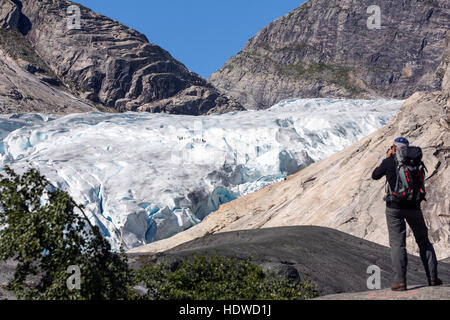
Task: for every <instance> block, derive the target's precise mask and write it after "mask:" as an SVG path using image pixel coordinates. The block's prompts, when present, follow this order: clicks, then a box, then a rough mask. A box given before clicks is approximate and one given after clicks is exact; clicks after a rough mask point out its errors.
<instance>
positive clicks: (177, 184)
mask: <svg viewBox="0 0 450 320" xmlns="http://www.w3.org/2000/svg"><path fill="white" fill-rule="evenodd" d="M402 103H403V101H398V100H338V99H291V100H285V101H282V102H280V103H278V104H277V105H275V106H273V107H272V108H270V109H267V110H262V111H246V112H239V113H236V112H235V113H229V114H224V115H210V116H201V117H194V116H184V115H183V116H180V115H166V114H148V113H132V112H128V113H123V114H107V113H99V112H95V113H86V114H71V115H67V116H55V115H42V114H13V115H3V116H0V161H1V163H2V164H3V165H6V164H8V165H10V166H11V167H13V168H14V169H16V170H17V171H19V172H20V171H21V170H25V169H26V168H27V167H29V166H33V167H36V168H38V169H39V170H40V171H41V173H42V174H44V175H45V176H46V177H47V178H48V179H49V181H51V182H52V183H53V184H54V185H56V186H57V187H59V188H62V189H64V190H67V191H69V192H70V194H71V195H72V197H73V198H74V200H75V201H76V202H77V203H79V204H83V205H85V206H86V212H87V213H88V216H89V219H90V220H91V222H93V223H95V224H97V225H99V227H100V228H101V230H102V232H103V234H104V235H105V236H106V237H107V238H108V239H109V240H110V242H111V243H112V245H113V247H114V248H118V247H119V246H120V244H121V243H123V244H124V247H125V249H130V248H133V247H136V246H139V245H142V244H145V243H149V242H152V241H156V240H160V239H164V238H167V237H170V236H171V235H173V234H175V233H177V232H180V231H183V230H185V229H187V228H189V227H191V226H193V225H195V224H197V223H199V222H200V221H201V220H202V219H203V218H204V217H205V216H207V215H208V214H209V213H211V212H213V211H215V210H217V209H218V207H219V206H220V205H221V204H223V203H226V202H228V201H231V200H233V199H236V198H239V197H241V196H243V195H246V194H248V193H251V192H254V191H256V190H258V189H260V188H263V187H265V186H267V185H269V184H272V183H274V182H277V181H279V180H281V179H284V177H285V176H286V175H289V174H292V173H294V172H296V171H298V170H300V169H301V168H303V167H305V166H307V165H309V164H311V163H312V162H314V161H318V160H321V159H324V158H326V157H328V156H330V155H331V154H333V153H335V152H338V151H340V150H342V149H343V148H345V147H347V146H349V145H351V144H352V143H354V142H356V141H358V140H359V139H361V138H362V137H364V136H367V135H368V134H370V133H372V132H373V131H375V130H377V129H379V128H381V127H382V126H384V125H385V124H386V123H387V122H388V121H389V120H390V119H391V118H392V117H393V115H394V114H395V112H396V111H397V110H398V109H399V107H400V106H401V104H402Z"/></svg>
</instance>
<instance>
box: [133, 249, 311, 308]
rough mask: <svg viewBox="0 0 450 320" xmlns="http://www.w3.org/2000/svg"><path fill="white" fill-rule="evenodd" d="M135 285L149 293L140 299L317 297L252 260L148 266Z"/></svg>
mask: <svg viewBox="0 0 450 320" xmlns="http://www.w3.org/2000/svg"><path fill="white" fill-rule="evenodd" d="M135 281H136V284H139V285H142V286H144V287H145V288H146V289H147V290H148V291H147V294H146V295H145V296H143V297H141V299H152V300H153V299H156V300H158V299H161V300H297V299H298V300H300V299H309V298H313V297H315V296H316V295H317V291H316V289H315V286H314V285H313V284H312V283H310V282H308V281H304V282H300V283H297V282H289V281H288V280H286V279H284V278H281V277H278V276H275V274H273V273H266V272H264V271H263V270H262V269H261V268H260V267H259V266H256V265H254V264H252V263H251V260H250V259H244V260H242V259H241V260H238V259H234V258H226V257H222V256H218V255H216V256H211V257H207V256H198V255H194V256H193V257H192V258H191V259H185V260H184V261H182V262H178V264H177V265H176V264H175V267H173V265H170V264H168V263H160V264H146V265H144V266H143V267H142V268H141V269H140V270H139V271H138V273H137V275H136V279H135Z"/></svg>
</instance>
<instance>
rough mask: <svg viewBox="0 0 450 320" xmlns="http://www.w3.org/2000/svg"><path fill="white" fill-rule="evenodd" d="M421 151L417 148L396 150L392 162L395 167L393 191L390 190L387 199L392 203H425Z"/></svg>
mask: <svg viewBox="0 0 450 320" xmlns="http://www.w3.org/2000/svg"><path fill="white" fill-rule="evenodd" d="M422 156H423V154H422V149H421V148H419V147H405V148H398V149H397V152H396V153H395V157H394V160H395V162H396V166H397V181H396V184H395V189H394V190H390V189H391V188H390V186H389V184H388V188H387V189H388V190H387V191H388V198H389V199H390V200H391V201H394V202H402V203H405V202H415V203H417V202H419V203H420V202H421V201H423V200H425V201H426V191H425V173H426V171H427V168H426V167H425V164H424V163H423V161H422Z"/></svg>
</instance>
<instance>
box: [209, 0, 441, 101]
mask: <svg viewBox="0 0 450 320" xmlns="http://www.w3.org/2000/svg"><path fill="white" fill-rule="evenodd" d="M372 5H377V6H378V7H379V8H380V23H381V28H380V29H372V24H371V23H372V21H375V20H372V18H375V16H374V15H375V14H376V13H377V12H376V11H372V10H373V9H371V8H370V7H371V6H372ZM368 23H369V25H370V26H371V27H370V28H368ZM449 26H450V2H449V1H448V0H431V1H421V0H414V1H412V0H400V1H391V0H380V1H375V2H374V1H371V0H331V1H330V0H309V1H307V2H306V3H304V4H302V5H301V6H300V7H299V8H297V9H295V10H293V11H292V12H290V13H289V14H287V15H285V16H283V17H281V18H279V19H277V20H275V21H274V22H272V23H271V24H269V25H268V26H266V27H265V28H264V29H262V30H261V31H260V32H259V33H258V34H257V35H256V36H255V37H253V38H252V39H250V40H249V41H248V42H247V44H246V45H245V47H244V48H243V50H242V51H240V52H239V53H238V54H237V55H236V56H234V57H232V58H231V59H230V60H229V61H228V62H227V63H226V64H225V65H224V66H223V68H222V69H220V70H219V71H217V72H216V73H214V74H213V75H212V76H211V77H210V81H211V82H212V83H213V84H214V85H215V86H216V87H217V88H219V89H221V90H223V91H224V92H227V93H228V94H230V95H231V96H233V97H234V98H236V99H237V100H238V101H239V102H241V103H242V105H244V107H246V108H253V109H260V108H267V107H270V106H271V105H273V104H274V103H276V102H278V101H280V100H283V99H288V98H294V97H303V98H315V97H335V98H378V97H391V98H397V99H405V98H408V97H409V96H410V95H411V94H413V93H414V92H416V91H433V90H437V89H439V88H440V80H439V78H437V77H436V76H435V74H434V71H435V70H436V68H437V66H438V65H439V62H440V58H441V55H442V52H443V50H444V39H445V35H446V33H447V31H448V30H449Z"/></svg>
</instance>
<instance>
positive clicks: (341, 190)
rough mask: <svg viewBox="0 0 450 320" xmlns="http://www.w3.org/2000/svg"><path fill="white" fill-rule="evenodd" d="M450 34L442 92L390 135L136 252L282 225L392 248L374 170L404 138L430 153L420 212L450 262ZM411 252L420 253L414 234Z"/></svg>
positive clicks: (424, 97) (419, 99) (417, 106)
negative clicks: (314, 227)
mask: <svg viewBox="0 0 450 320" xmlns="http://www.w3.org/2000/svg"><path fill="white" fill-rule="evenodd" d="M449 57H450V35H448V36H447V39H446V50H445V52H444V55H443V56H442V59H441V63H440V65H439V68H438V72H437V76H438V77H439V78H441V79H442V82H443V83H444V87H443V90H442V91H435V92H417V93H415V94H413V95H412V96H411V97H410V98H409V99H407V100H406V102H405V103H404V104H403V105H402V107H401V108H400V110H399V111H398V112H397V114H396V115H395V117H394V118H393V119H392V120H391V121H390V122H389V123H388V125H386V126H385V127H384V128H382V129H380V130H378V131H376V132H375V133H373V134H371V135H369V136H367V137H366V138H364V139H362V140H360V141H359V142H357V143H355V144H354V145H352V146H351V147H349V148H346V149H344V150H343V151H341V152H339V153H336V154H334V155H333V156H331V157H329V158H327V159H325V160H323V161H320V162H316V163H314V164H311V165H310V166H309V167H307V168H305V169H303V170H301V171H300V172H298V173H296V174H294V175H292V176H290V177H288V178H287V179H286V181H282V182H280V183H278V184H274V185H271V186H269V187H267V188H265V189H262V190H260V191H258V192H255V193H253V194H250V195H248V196H246V197H243V198H240V199H238V200H235V201H232V202H230V203H227V204H225V205H222V206H221V207H220V208H219V210H218V211H216V212H214V213H212V214H211V215H209V216H208V217H206V218H205V220H203V221H202V223H200V224H198V225H196V226H194V227H193V228H191V229H188V230H187V231H184V232H182V233H179V234H177V235H175V236H173V237H171V238H169V239H166V240H162V241H158V242H156V243H152V244H149V245H147V246H144V247H140V248H136V249H135V250H134V251H133V252H158V251H164V250H167V249H169V248H173V247H175V246H177V245H180V244H182V243H184V242H187V241H190V240H193V239H196V238H198V237H202V236H204V235H207V234H211V233H219V232H226V231H234V230H244V229H259V228H267V227H277V226H293V225H317V226H326V227H331V228H334V229H337V230H341V231H344V232H347V233H350V234H352V235H355V236H357V237H360V238H363V239H366V240H370V241H374V242H377V243H379V244H382V245H388V235H387V228H386V221H385V203H384V202H383V196H384V193H385V192H384V181H374V180H372V179H371V173H372V171H373V169H374V168H375V167H376V166H378V165H379V164H380V163H381V161H382V159H383V158H384V156H385V152H386V150H387V149H388V148H389V146H391V145H392V143H393V141H394V139H395V138H396V137H398V136H406V137H408V138H409V139H410V141H411V143H412V144H414V145H417V146H420V147H421V148H422V149H423V151H424V162H425V164H426V165H427V167H428V170H429V172H428V178H427V183H426V187H427V190H428V191H427V192H428V196H427V198H428V201H427V202H425V203H424V204H423V206H422V208H423V212H424V216H425V220H426V222H427V224H428V226H429V236H430V239H431V241H432V242H433V243H434V244H435V249H436V252H437V254H438V256H439V258H441V259H443V258H447V257H449V256H450V204H449V201H450V199H449V197H448V195H449V194H450V130H449V125H450V117H449V109H450V98H449V96H450V81H449V78H450V63H449ZM407 248H408V250H409V252H413V253H418V248H417V245H416V244H415V241H414V237H413V235H412V233H411V231H410V230H409V229H408V237H407Z"/></svg>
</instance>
